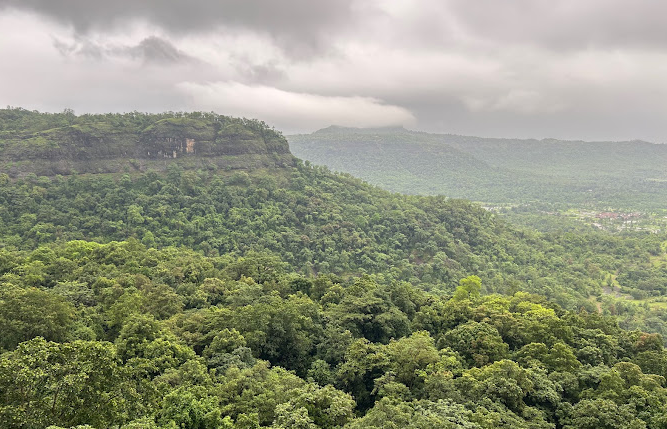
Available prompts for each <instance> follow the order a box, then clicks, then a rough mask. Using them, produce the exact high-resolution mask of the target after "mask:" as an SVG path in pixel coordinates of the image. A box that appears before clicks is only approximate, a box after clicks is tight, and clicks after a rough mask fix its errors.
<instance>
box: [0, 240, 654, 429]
mask: <svg viewBox="0 0 667 429" xmlns="http://www.w3.org/2000/svg"><path fill="white" fill-rule="evenodd" d="M2 260H3V261H4V262H3V270H2V277H0V323H1V324H2V327H1V331H2V332H3V343H2V345H1V347H2V350H4V353H2V354H1V355H0V392H1V393H0V425H1V426H2V427H7V428H19V427H20V428H42V427H46V426H49V425H55V426H54V427H84V426H80V425H89V426H85V427H100V428H102V427H122V428H163V427H164V428H176V427H185V428H259V427H271V428H294V427H297V428H300V427H303V428H318V427H320V428H343V427H345V428H374V427H378V428H380V427H382V428H386V427H395V428H403V427H406V428H422V427H452V428H458V427H462V428H498V427H507V428H556V427H559V428H561V427H562V428H617V427H618V428H628V427H637V428H660V427H664V424H665V423H666V422H667V407H665V404H666V403H667V388H666V386H665V378H664V377H665V376H667V351H665V349H664V348H663V341H662V338H660V336H658V335H655V334H645V333H642V332H639V331H626V330H623V329H621V328H619V327H618V325H617V323H616V322H615V320H614V319H613V318H612V317H610V316H602V315H600V314H598V313H596V312H587V311H585V310H581V311H576V312H568V311H565V310H563V309H562V308H561V307H559V306H557V305H555V304H552V303H549V302H548V301H546V300H545V299H544V298H541V297H539V296H536V295H530V294H527V293H525V292H517V293H515V294H514V295H512V296H501V295H482V294H481V290H482V288H483V286H482V284H481V282H480V279H479V278H478V277H476V276H471V277H467V278H464V279H462V280H461V281H460V284H459V286H458V287H457V288H456V290H455V291H454V292H453V293H452V294H450V295H434V294H432V293H429V292H425V291H423V290H421V289H418V288H415V287H414V286H412V285H410V284H409V283H407V282H391V283H383V282H381V281H378V280H379V278H378V277H377V276H369V275H365V276H362V277H356V278H354V277H353V278H349V279H347V280H346V279H342V278H340V277H338V276H335V275H319V276H316V277H310V276H303V275H299V274H295V273H289V272H287V271H286V269H285V268H286V267H285V263H284V262H283V261H281V260H280V259H278V258H276V257H275V256H272V255H270V254H267V253H257V252H255V253H249V254H247V255H245V256H243V257H235V256H232V255H222V256H204V255H202V254H201V253H198V252H193V251H190V250H187V249H183V248H173V247H168V248H165V249H163V250H157V249H150V248H146V247H145V246H144V245H143V244H141V243H140V242H139V241H138V240H136V239H132V240H129V241H125V242H110V243H108V244H97V243H92V242H84V241H70V242H66V243H62V244H56V245H46V246H40V247H39V248H37V249H35V250H33V251H8V250H4V251H3V252H2ZM28 273H30V274H28ZM26 313H30V314H31V316H30V317H29V318H26V317H24V318H20V317H16V315H17V314H26ZM55 321H57V323H54V322H55Z"/></svg>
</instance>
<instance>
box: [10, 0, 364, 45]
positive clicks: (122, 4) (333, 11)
mask: <svg viewBox="0 0 667 429" xmlns="http://www.w3.org/2000/svg"><path fill="white" fill-rule="evenodd" d="M352 3H353V0H327V1H314V0H288V1H275V0H218V1H211V0H189V1H182V0H141V1H137V0H114V1H104V0H102V1H94V0H0V8H2V7H5V8H14V9H18V10H27V11H33V12H37V13H39V14H42V15H45V16H49V17H51V18H53V19H55V20H57V21H59V22H62V23H65V24H68V25H72V26H73V27H74V29H75V31H76V32H77V33H79V34H86V33H88V32H91V31H95V30H112V29H114V28H116V27H118V26H121V25H123V24H124V23H127V22H128V21H131V20H133V19H145V20H148V21H149V22H151V23H153V24H155V25H158V26H160V27H161V28H163V29H164V30H166V31H168V32H173V33H175V34H182V33H192V32H206V31H210V30H213V29H218V28H220V27H227V28H237V29H238V28H242V29H248V30H251V31H256V32H260V33H265V34H268V35H270V36H271V37H272V38H273V39H274V40H276V41H277V42H278V43H279V44H281V45H282V46H283V47H285V48H287V49H286V50H288V51H291V53H293V54H294V55H304V54H310V55H312V54H314V53H316V52H317V50H319V49H322V48H323V40H325V39H327V38H328V37H329V34H330V33H331V32H332V31H335V30H336V29H340V28H341V27H344V26H346V25H348V24H350V23H351V21H352V19H353V12H352V10H351V4H352Z"/></svg>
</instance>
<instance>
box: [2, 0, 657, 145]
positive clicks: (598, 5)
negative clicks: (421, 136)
mask: <svg viewBox="0 0 667 429" xmlns="http://www.w3.org/2000/svg"><path fill="white" fill-rule="evenodd" d="M665 16H667V2H660V1H657V0H585V1H582V0H558V1H553V0H510V1H503V2H501V1H498V0H474V1H471V0H327V1H314V0H282V1H275V0H189V1H181V0H114V1H109V0H104V1H99V0H0V28H2V31H1V32H0V58H2V60H1V61H0V106H3V107H4V106H7V105H9V106H14V107H23V108H26V109H30V110H40V111H49V112H58V111H62V110H63V109H65V108H71V109H74V111H75V112H76V113H89V112H92V113H96V112H99V113H102V112H126V111H135V110H136V111H143V112H161V111H167V110H173V111H193V110H200V111H214V112H216V113H219V114H224V115H230V116H243V117H249V118H257V119H261V120H263V121H265V122H267V123H268V124H270V125H272V126H274V127H275V128H276V129H278V130H281V131H283V132H284V133H285V134H291V133H306V132H312V131H314V130H317V129H319V128H323V127H327V126H329V125H340V126H352V127H380V126H401V125H402V126H405V127H406V128H410V129H416V130H423V131H429V132H439V133H453V134H465V135H476V136H485V137H508V138H512V137H518V138H561V139H582V140H634V139H642V140H647V141H652V142H656V143H667V120H666V119H667V27H665V26H664V17H665Z"/></svg>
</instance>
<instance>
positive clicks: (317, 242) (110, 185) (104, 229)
mask: <svg viewBox="0 0 667 429" xmlns="http://www.w3.org/2000/svg"><path fill="white" fill-rule="evenodd" d="M0 226H1V227H2V229H1V230H0V242H2V243H3V244H4V245H5V246H7V247H8V248H13V247H14V248H18V249H26V250H28V249H34V248H36V247H37V246H39V245H40V244H44V243H50V242H54V241H67V240H78V239H85V240H93V241H98V242H107V241H110V240H124V239H126V238H127V237H135V238H136V239H138V240H140V241H141V242H142V243H143V244H145V245H146V246H148V247H164V246H186V247H188V248H193V249H197V250H200V251H203V252H204V253H205V254H208V255H223V254H227V253H234V254H236V255H239V256H241V255H244V254H246V253H247V252H249V251H252V250H254V251H262V252H269V253H272V254H275V255H279V257H280V259H281V260H283V261H284V262H285V263H286V269H287V270H291V271H295V272H299V273H302V274H306V275H316V274H318V273H325V274H326V273H331V274H337V275H342V276H347V275H351V274H355V275H358V274H363V273H368V274H377V275H380V276H381V277H382V280H381V281H382V282H384V283H391V282H392V281H408V282H410V283H411V284H414V285H419V286H420V287H421V288H423V289H425V290H440V291H443V292H446V291H452V290H453V289H454V287H455V286H456V285H457V282H458V279H460V278H463V277H466V276H469V275H478V276H480V277H481V278H482V279H483V281H484V292H485V293H491V292H500V293H513V292H515V291H517V290H524V291H528V292H533V293H539V294H542V295H544V296H547V297H548V298H549V299H552V300H554V301H555V302H557V303H558V304H560V305H562V306H563V307H565V308H567V309H578V308H580V307H582V306H583V307H584V308H587V309H588V311H595V310H596V306H597V305H598V304H599V305H600V306H601V308H602V309H603V310H605V311H610V312H612V313H614V314H623V315H624V318H625V320H626V324H625V325H624V326H626V327H631V328H634V327H638V328H642V329H647V330H649V331H652V332H667V326H665V323H663V322H662V320H664V319H665V318H664V316H663V315H662V314H661V313H660V312H659V311H658V312H656V311H653V310H650V311H649V310H646V309H644V308H642V307H641V306H637V305H633V304H632V303H623V302H616V301H618V300H615V299H613V297H612V296H608V295H605V291H606V290H607V289H606V288H607V286H608V285H609V283H610V276H613V277H614V279H615V280H614V281H615V282H616V283H618V282H620V284H621V285H622V286H623V287H624V292H625V293H633V294H635V295H636V296H637V297H638V298H645V297H651V296H658V295H661V294H662V293H663V291H664V288H665V284H667V283H666V281H667V280H666V279H667V271H666V268H665V266H664V264H663V265H659V264H658V265H656V264H654V263H653V258H655V257H657V256H658V255H660V254H663V253H664V250H663V249H661V247H660V240H661V239H662V238H661V237H660V236H658V235H655V234H643V235H636V236H634V237H626V236H613V235H610V234H605V233H603V232H599V231H592V232H590V233H586V234H585V235H583V234H571V233H570V234H550V235H542V234H537V233H534V232H529V231H526V230H520V229H516V228H513V227H511V226H509V225H507V224H506V223H505V222H503V221H502V220H500V219H498V218H497V217H495V216H494V215H493V214H491V213H489V212H487V211H485V210H483V209H481V208H479V207H477V206H475V205H473V204H470V203H468V202H465V201H462V200H451V199H446V198H444V197H417V196H404V195H397V194H390V193H388V192H385V191H382V190H380V189H378V188H373V187H371V186H368V185H366V184H364V183H362V182H360V181H358V180H356V179H354V178H352V177H350V176H347V175H334V174H331V173H330V172H328V171H327V170H326V169H324V168H321V167H313V166H310V165H308V164H305V165H298V166H297V167H296V168H283V169H274V170H255V171H250V172H245V171H240V172H234V171H231V172H219V171H216V170H194V171H193V170H183V169H181V168H180V167H179V166H178V165H170V167H169V168H168V171H167V173H166V174H159V173H156V172H149V173H144V174H139V175H129V174H124V175H120V176H118V175H117V176H113V175H72V176H56V177H53V178H48V177H37V176H34V175H33V176H30V177H27V178H25V179H19V180H13V179H10V178H8V177H7V176H0ZM7 263H8V262H6V261H5V260H4V259H3V258H0V268H1V267H2V266H3V264H7ZM37 267H39V266H37ZM30 275H32V274H30ZM591 296H593V297H599V298H598V300H599V301H601V302H600V303H594V302H592V301H591V300H590V297H591ZM644 313H648V314H644ZM649 320H650V321H651V322H650V323H647V321H649Z"/></svg>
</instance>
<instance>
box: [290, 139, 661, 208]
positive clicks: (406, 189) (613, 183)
mask: <svg viewBox="0 0 667 429" xmlns="http://www.w3.org/2000/svg"><path fill="white" fill-rule="evenodd" d="M288 140H289V143H290V148H291V150H292V152H293V153H294V154H295V155H296V156H297V157H299V158H303V159H305V160H309V161H311V162H313V163H315V164H321V165H326V166H328V167H329V168H331V169H332V170H336V171H341V172H347V173H350V174H352V175H355V176H357V177H360V178H362V179H364V180H367V181H368V182H370V183H372V184H375V185H378V186H380V187H383V188H386V189H388V190H391V191H395V192H402V193H410V194H425V195H434V194H442V195H447V196H451V197H455V198H467V199H472V200H475V201H482V202H487V203H525V202H548V203H566V204H567V203H576V204H589V205H595V206H605V205H616V206H619V207H632V208H637V207H648V208H659V207H662V206H664V204H662V202H661V201H666V200H665V198H667V168H665V166H666V165H667V145H660V144H652V143H648V142H643V141H630V142H583V141H562V140H554V139H544V140H518V139H495V138H482V137H470V136H458V135H452V134H428V133H423V132H416V131H409V130H406V129H404V128H375V129H359V128H342V127H329V128H325V129H322V130H319V131H316V132H314V133H312V134H302V135H292V136H288Z"/></svg>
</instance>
